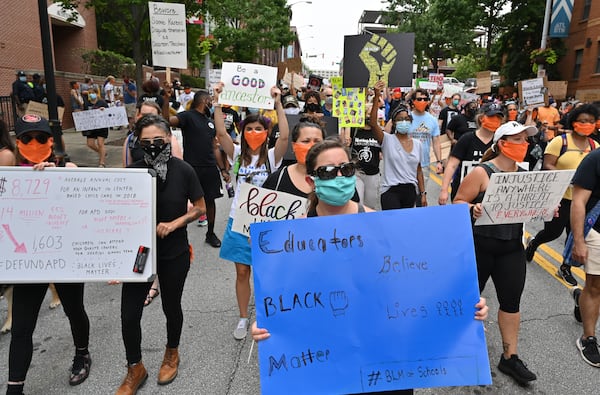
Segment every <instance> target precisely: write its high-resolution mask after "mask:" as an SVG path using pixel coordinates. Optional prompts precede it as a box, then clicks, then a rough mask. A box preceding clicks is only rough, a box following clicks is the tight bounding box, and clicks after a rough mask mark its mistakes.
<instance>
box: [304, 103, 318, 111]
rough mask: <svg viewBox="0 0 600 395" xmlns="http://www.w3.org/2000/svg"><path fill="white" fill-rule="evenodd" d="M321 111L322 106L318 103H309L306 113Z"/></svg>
mask: <svg viewBox="0 0 600 395" xmlns="http://www.w3.org/2000/svg"><path fill="white" fill-rule="evenodd" d="M320 109H321V106H319V105H318V104H316V103H308V104H307V105H306V111H310V112H319V110H320Z"/></svg>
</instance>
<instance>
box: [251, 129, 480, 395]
mask: <svg viewBox="0 0 600 395" xmlns="http://www.w3.org/2000/svg"><path fill="white" fill-rule="evenodd" d="M306 171H307V174H308V175H307V176H306V182H307V183H308V184H309V185H310V186H311V188H312V190H313V192H312V193H311V194H310V195H309V199H310V205H309V211H308V216H309V217H319V216H328V215H341V214H357V213H364V212H373V211H374V210H372V209H370V208H368V207H365V206H363V205H362V204H361V203H357V202H354V201H352V200H351V198H352V196H353V195H354V189H355V182H356V175H355V174H356V166H355V164H354V163H352V161H351V156H350V153H349V152H348V149H347V148H346V146H345V145H344V144H342V143H341V142H340V141H339V140H329V139H327V140H324V141H322V142H320V143H317V144H315V145H313V146H312V147H311V149H310V150H309V151H308V154H307V156H306ZM475 307H476V308H477V309H478V310H477V311H476V313H475V319H477V320H485V319H486V318H487V313H488V307H487V305H486V302H485V299H483V298H481V299H480V300H479V302H478V303H477V304H476V305H475ZM270 336H271V335H270V333H269V332H268V330H267V329H264V328H258V327H257V326H256V322H255V323H253V324H252V338H253V339H254V340H256V341H260V340H265V339H267V338H269V337H270ZM376 393H378V394H412V393H413V390H411V389H409V390H396V391H384V392H376Z"/></svg>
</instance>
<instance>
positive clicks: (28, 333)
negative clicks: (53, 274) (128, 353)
mask: <svg viewBox="0 0 600 395" xmlns="http://www.w3.org/2000/svg"><path fill="white" fill-rule="evenodd" d="M55 287H56V292H57V293H58V296H59V297H60V301H61V303H62V306H63V309H64V311H65V314H66V315H67V317H68V318H69V323H70V324H71V334H72V335H73V343H74V344H75V347H76V348H79V349H84V348H87V347H88V343H89V339H90V321H89V319H88V316H87V314H86V312H85V308H84V306H83V283H76V284H55ZM47 289H48V284H16V285H15V286H14V288H13V322H12V330H11V334H12V335H11V340H10V349H9V356H8V381H17V382H18V381H25V377H26V376H27V370H29V365H30V364H31V358H32V355H33V340H32V337H33V331H34V330H35V326H36V324H37V319H38V315H39V312H40V307H41V306H42V302H43V301H44V297H45V296H46V290H47Z"/></svg>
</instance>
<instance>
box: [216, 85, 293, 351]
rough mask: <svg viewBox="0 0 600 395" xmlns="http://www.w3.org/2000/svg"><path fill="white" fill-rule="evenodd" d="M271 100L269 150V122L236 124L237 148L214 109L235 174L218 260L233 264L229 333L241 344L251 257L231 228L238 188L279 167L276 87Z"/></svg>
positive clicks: (282, 144) (282, 146) (282, 148)
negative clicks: (234, 309) (235, 317)
mask: <svg viewBox="0 0 600 395" xmlns="http://www.w3.org/2000/svg"><path fill="white" fill-rule="evenodd" d="M223 86H224V84H223V83H222V82H221V83H219V84H218V85H217V86H216V87H215V88H214V93H215V97H214V101H215V102H218V100H219V95H220V94H221V92H222V91H223ZM271 96H272V98H273V99H274V102H275V110H276V111H277V118H278V120H279V138H278V139H277V142H276V143H275V147H273V148H271V149H269V146H268V144H269V131H270V130H271V127H270V126H271V121H270V119H268V118H265V117H263V116H261V115H259V114H250V115H248V116H247V117H246V119H244V121H242V123H241V124H240V129H241V131H242V135H241V144H239V145H237V144H233V141H232V140H231V136H230V135H229V133H227V129H226V128H225V122H224V120H223V114H222V109H221V106H220V105H218V104H216V105H215V106H214V107H215V117H214V119H215V127H216V131H217V138H218V139H219V143H220V144H221V147H222V148H223V151H224V152H225V154H226V155H227V159H228V160H229V163H230V164H231V166H232V168H233V172H234V173H235V174H236V178H237V185H236V194H235V196H234V198H233V202H232V203H231V211H230V213H229V221H228V222H227V228H226V229H225V234H224V235H223V242H222V246H221V251H220V253H219V256H220V257H221V258H222V259H225V260H228V261H232V262H235V271H236V281H235V291H236V296H237V302H238V307H239V310H240V320H239V322H238V324H237V326H236V328H235V330H234V331H233V337H234V338H235V339H237V340H241V339H243V338H245V337H246V334H247V331H248V305H249V303H250V272H251V269H250V268H251V265H252V254H251V251H250V243H249V242H248V237H247V236H245V235H243V234H240V233H236V232H233V231H232V230H231V224H232V223H233V217H234V215H235V209H236V207H237V203H238V197H239V196H238V195H239V190H240V185H241V184H242V183H244V182H249V183H251V184H253V185H255V186H262V184H263V183H264V182H265V180H266V179H267V177H268V176H269V174H270V173H272V172H273V171H275V170H277V168H278V167H279V166H281V161H282V159H283V155H284V154H285V152H286V151H287V146H288V135H289V128H288V123H287V118H286V116H285V111H284V110H283V105H282V103H281V98H280V96H281V91H280V90H279V88H277V87H272V88H271Z"/></svg>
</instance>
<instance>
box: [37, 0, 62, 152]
mask: <svg viewBox="0 0 600 395" xmlns="http://www.w3.org/2000/svg"><path fill="white" fill-rule="evenodd" d="M38 10H39V17H40V32H41V35H42V54H43V59H44V78H45V79H46V97H47V98H48V122H49V123H50V129H51V130H52V136H53V137H54V154H55V155H56V156H57V157H58V158H59V159H62V158H64V156H65V147H63V144H62V130H61V127H60V119H58V109H57V104H56V80H55V77H54V61H53V60H52V55H53V51H52V40H51V39H50V22H49V18H48V2H47V1H46V0H38Z"/></svg>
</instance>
